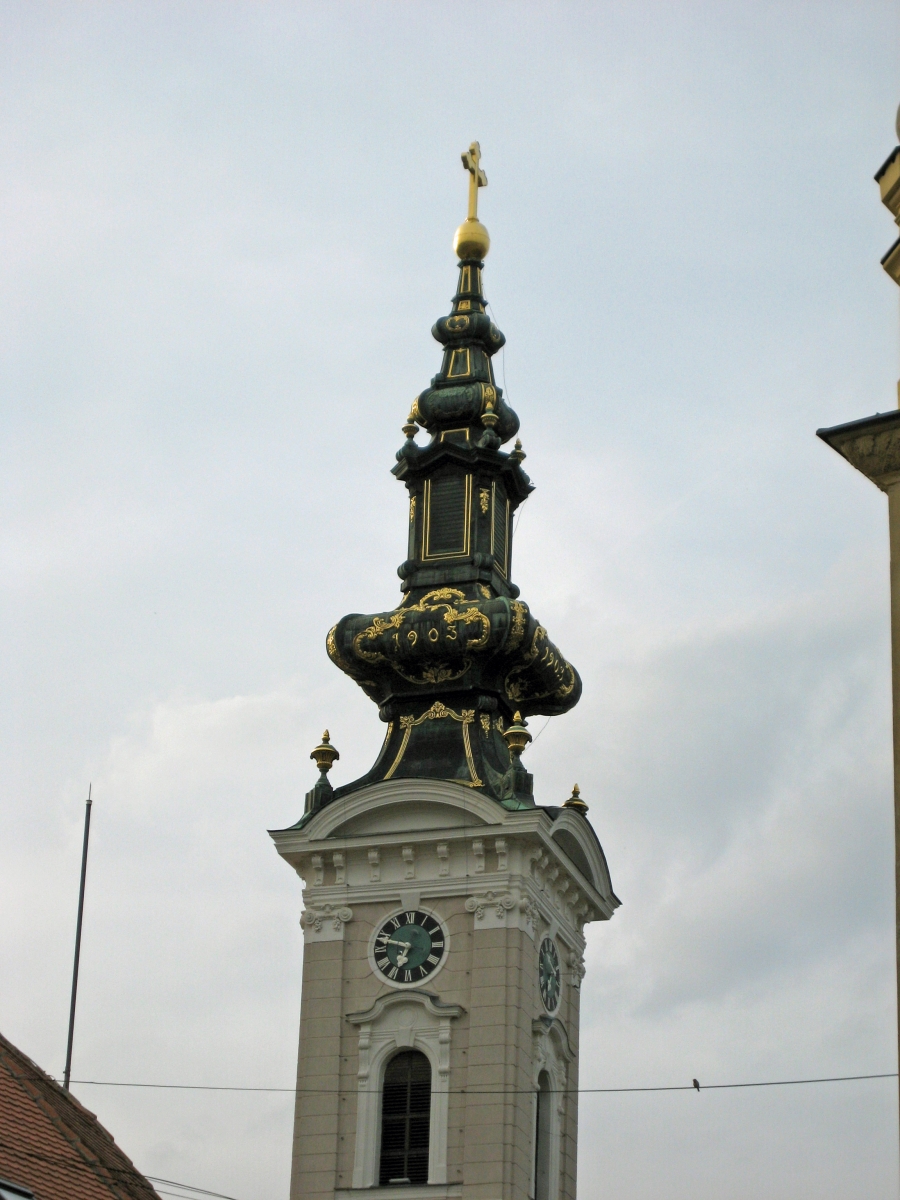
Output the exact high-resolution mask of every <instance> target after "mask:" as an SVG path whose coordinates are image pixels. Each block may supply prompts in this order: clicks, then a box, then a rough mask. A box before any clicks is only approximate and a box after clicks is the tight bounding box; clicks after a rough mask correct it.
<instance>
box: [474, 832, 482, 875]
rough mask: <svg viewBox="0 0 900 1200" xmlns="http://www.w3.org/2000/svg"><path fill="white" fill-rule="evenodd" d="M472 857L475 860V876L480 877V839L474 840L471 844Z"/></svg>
mask: <svg viewBox="0 0 900 1200" xmlns="http://www.w3.org/2000/svg"><path fill="white" fill-rule="evenodd" d="M472 856H473V857H474V859H475V874H476V875H481V874H482V873H483V872H484V842H483V841H482V840H481V838H475V840H474V841H473V842H472Z"/></svg>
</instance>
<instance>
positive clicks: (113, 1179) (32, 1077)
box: [0, 1034, 159, 1200]
mask: <svg viewBox="0 0 900 1200" xmlns="http://www.w3.org/2000/svg"><path fill="white" fill-rule="evenodd" d="M0 1177H2V1178H4V1179H8V1180H9V1182H10V1183H17V1184H19V1185H20V1186H22V1187H26V1188H31V1190H32V1191H33V1192H34V1195H35V1200H113V1198H114V1200H159V1197H158V1195H157V1193H156V1192H155V1191H154V1189H153V1188H152V1187H151V1186H150V1184H149V1183H148V1182H147V1180H146V1179H145V1178H144V1176H143V1175H141V1174H140V1172H139V1171H137V1170H136V1168H135V1166H134V1164H133V1163H132V1161H131V1159H129V1158H128V1157H127V1156H126V1155H125V1154H123V1153H122V1151H121V1150H120V1149H119V1147H118V1146H117V1145H116V1143H115V1142H114V1141H113V1139H112V1136H111V1135H110V1134H109V1133H107V1131H106V1130H105V1129H104V1128H103V1126H102V1125H101V1124H100V1122H99V1121H98V1120H97V1118H96V1117H95V1116H94V1114H93V1113H92V1112H88V1110H87V1109H86V1108H84V1107H83V1106H82V1105H81V1104H79V1103H78V1101H77V1100H76V1099H75V1097H74V1096H72V1095H71V1093H69V1092H65V1091H63V1089H62V1088H61V1087H60V1086H59V1084H58V1083H56V1082H54V1080H52V1079H51V1078H50V1076H49V1075H46V1074H45V1073H44V1072H43V1071H42V1070H41V1069H40V1067H38V1066H37V1065H36V1064H35V1063H33V1062H32V1061H31V1059H30V1058H28V1057H27V1056H26V1055H24V1054H23V1053H22V1051H21V1050H17V1049H16V1047H15V1046H14V1045H13V1044H12V1042H9V1041H7V1040H6V1038H5V1037H3V1035H2V1034H0Z"/></svg>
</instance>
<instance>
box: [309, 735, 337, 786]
mask: <svg viewBox="0 0 900 1200" xmlns="http://www.w3.org/2000/svg"><path fill="white" fill-rule="evenodd" d="M309 757H310V758H314V759H315V761H316V766H317V767H318V768H319V770H320V771H321V772H322V774H323V775H325V774H327V772H328V771H330V770H331V764H332V763H333V762H334V760H335V759H336V758H340V757H341V756H340V754H338V752H337V750H335V748H334V746H332V744H331V735H330V734H329V732H328V730H327V729H326V730H325V732H324V733H323V734H322V742H321V744H320V745H318V746H316V748H315V750H313V752H312V754H311V755H310V756H309Z"/></svg>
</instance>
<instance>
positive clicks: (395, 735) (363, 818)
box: [272, 143, 619, 1200]
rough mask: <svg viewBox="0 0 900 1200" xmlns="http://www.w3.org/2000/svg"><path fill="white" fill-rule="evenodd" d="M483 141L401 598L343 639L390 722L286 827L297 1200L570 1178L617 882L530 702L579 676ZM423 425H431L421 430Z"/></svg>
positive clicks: (338, 650) (413, 496)
mask: <svg viewBox="0 0 900 1200" xmlns="http://www.w3.org/2000/svg"><path fill="white" fill-rule="evenodd" d="M479 157H480V154H479V149H478V146H477V143H473V145H472V146H471V147H470V149H469V152H468V153H467V154H466V155H464V156H463V161H464V165H465V166H466V167H467V169H468V170H469V172H470V203H469V217H468V220H467V221H465V222H464V223H463V225H461V226H460V228H459V230H458V231H457V236H456V241H455V249H456V252H457V254H458V257H459V259H460V262H459V285H458V288H457V292H456V295H455V296H454V298H453V306H452V311H451V313H450V314H449V315H448V316H446V317H442V318H441V319H440V320H439V321H438V322H437V324H436V325H435V326H434V329H433V330H432V332H433V334H434V337H435V338H436V339H437V340H438V341H439V342H441V343H442V345H443V346H444V355H443V363H442V368H441V370H440V372H439V373H438V375H437V376H435V378H434V379H433V380H432V385H431V386H430V387H429V388H428V389H426V391H424V392H423V393H422V394H421V395H420V396H419V397H417V399H416V401H415V403H414V405H413V409H412V412H411V414H410V417H409V419H408V421H407V424H406V425H405V426H404V432H405V434H406V442H405V443H404V445H403V446H402V447H401V449H400V451H399V452H398V454H397V465H396V466H395V467H394V474H395V475H396V476H397V477H398V479H400V480H401V481H402V482H403V483H404V484H405V485H406V488H407V491H408V494H409V522H408V537H409V548H408V557H407V559H406V561H405V562H404V563H403V564H402V566H401V567H400V568H399V572H398V573H399V575H400V577H401V580H402V585H401V586H402V590H403V593H404V596H403V600H402V602H401V605H400V607H399V608H397V609H395V610H393V611H392V612H386V613H380V614H373V615H370V616H361V615H352V616H349V617H345V618H344V619H343V620H341V621H339V622H338V623H337V625H336V626H335V627H334V628H333V629H332V630H331V631H330V633H329V634H328V638H327V649H328V654H329V656H330V657H331V659H332V661H333V662H334V663H335V664H336V665H337V666H339V667H340V668H341V669H342V670H343V671H345V672H346V673H347V674H348V675H349V676H350V677H351V678H352V679H354V680H355V681H356V682H357V683H358V684H359V686H360V687H361V688H362V689H363V691H364V692H365V693H366V695H367V696H369V698H370V699H372V700H373V701H374V702H375V703H376V704H377V705H378V709H379V715H380V717H381V719H382V721H384V722H385V724H386V731H385V739H384V745H383V747H382V750H381V752H380V754H379V756H378V759H377V760H376V762H375V764H374V766H373V767H372V768H371V770H370V771H369V772H367V774H366V775H364V776H363V777H362V778H361V779H358V780H356V781H355V782H353V783H350V784H347V785H345V786H343V787H340V788H337V789H333V788H332V786H331V784H330V783H329V781H328V777H327V773H328V770H329V768H330V767H331V764H332V762H333V760H334V759H335V758H336V757H337V751H336V750H335V749H334V747H333V746H331V744H330V740H329V737H328V735H327V734H326V735H325V736H324V737H323V741H322V744H321V745H320V746H318V747H317V748H316V750H315V751H314V752H313V755H312V757H314V758H315V759H316V761H317V764H318V765H319V768H320V771H321V775H320V778H319V781H318V782H317V783H316V785H315V787H314V788H313V789H312V790H311V791H310V792H309V793H308V795H307V798H306V811H305V813H304V815H303V817H302V818H301V819H300V821H298V823H297V824H296V825H295V826H293V827H292V828H290V829H285V830H278V831H274V832H273V833H272V837H273V839H274V841H275V844H276V846H277V849H278V852H279V854H281V855H282V857H283V858H285V859H286V860H287V861H288V862H289V863H290V864H291V865H292V866H293V867H294V868H295V869H296V870H297V872H298V874H300V875H301V876H302V878H303V880H304V882H305V889H304V893H303V898H304V903H305V909H304V912H303V916H302V925H303V930H304V937H305V950H304V964H303V996H302V1012H301V1026H300V1054H299V1063H298V1075H297V1088H298V1092H297V1106H296V1119H295V1130H294V1151H293V1173H292V1184H291V1196H292V1200H300V1198H301V1197H302V1198H303V1200H348V1198H349V1197H352V1196H357V1195H360V1194H371V1193H372V1192H374V1193H375V1194H377V1195H379V1196H382V1197H384V1198H385V1200H390V1198H392V1197H397V1198H402V1200H416V1198H418V1197H426V1196H427V1197H434V1198H436V1200H442V1198H444V1197H460V1198H462V1200H525V1198H526V1197H533V1198H534V1200H574V1197H575V1178H576V1151H577V1134H578V1096H577V1088H578V1031H579V1002H580V996H581V993H580V985H581V980H582V978H583V975H584V959H583V951H584V946H585V942H584V934H583V930H584V926H585V924H586V923H587V922H589V921H595V920H607V919H608V918H609V917H611V916H612V914H613V911H614V909H615V908H616V907H617V906H618V904H619V901H618V900H617V898H616V896H615V894H614V893H613V890H612V885H611V882H610V877H609V872H608V870H607V866H606V860H605V858H604V855H603V851H602V849H601V847H600V844H599V842H598V840H597V837H596V835H595V833H594V831H593V829H592V827H591V825H590V824H589V822H588V820H587V817H586V812H587V806H586V805H585V804H584V802H583V801H582V800H581V799H580V797H579V795H578V789H577V788H576V789H574V791H573V795H572V797H570V799H569V800H567V801H566V802H565V803H564V804H562V805H560V806H553V807H541V806H538V805H536V804H535V801H534V795H533V787H532V777H531V775H530V774H529V773H528V772H527V771H526V770H525V768H524V766H523V765H522V762H521V754H522V751H523V750H524V748H525V747H526V745H527V743H528V742H529V741H530V740H531V735H530V734H529V732H528V730H527V728H526V725H525V718H527V717H529V716H535V715H539V714H547V715H556V714H560V713H564V712H566V711H567V710H568V709H570V708H571V707H573V705H574V704H575V703H577V701H578V698H579V696H580V693H581V681H580V679H579V677H578V674H577V672H576V671H575V669H574V668H573V667H572V666H571V665H570V664H569V663H568V662H567V660H566V659H565V658H564V657H563V655H562V654H561V653H560V652H559V651H558V650H557V648H556V647H555V646H554V645H553V643H552V642H551V641H550V640H549V638H548V637H547V632H546V630H545V629H544V627H543V626H542V625H540V624H539V622H538V621H537V620H536V618H535V617H534V616H533V614H532V613H531V611H530V609H529V607H528V605H527V604H525V603H524V602H523V601H521V600H519V598H518V597H519V589H518V588H517V587H516V586H515V584H514V583H512V581H511V573H510V566H511V557H512V531H513V518H514V513H515V511H516V509H517V507H518V506H519V505H520V504H521V503H522V501H523V500H524V499H525V498H526V497H527V496H528V495H529V493H530V492H531V491H532V490H533V487H532V484H531V481H530V480H529V478H528V476H527V475H526V474H525V472H524V471H523V470H522V461H523V459H524V458H525V455H524V453H523V452H522V449H521V444H520V443H519V442H518V441H517V442H516V443H515V446H514V449H513V450H512V451H511V452H505V451H503V450H502V449H501V446H502V445H503V444H505V443H507V442H509V441H510V440H511V439H512V438H514V437H515V435H516V433H517V432H518V428H519V420H518V417H517V416H516V414H515V413H514V412H513V411H512V409H511V408H510V407H509V405H508V404H507V403H506V401H505V399H504V397H503V394H502V390H501V389H500V388H499V387H497V385H496V382H495V380H494V376H493V370H492V365H491V358H492V356H493V355H494V354H495V353H496V351H497V350H499V349H500V347H501V346H502V345H503V344H504V340H505V339H504V337H503V334H502V333H500V331H499V330H498V329H497V328H496V326H495V325H494V323H493V322H492V321H491V319H490V317H489V316H488V314H487V313H486V301H485V299H484V295H483V291H482V269H483V266H484V257H485V255H486V253H487V250H488V246H489V239H488V235H487V230H486V229H485V228H484V226H483V225H482V224H481V222H480V221H479V220H478V218H477V199H478V188H479V187H480V186H483V185H484V183H486V179H485V177H484V174H483V172H482V170H481V167H480V162H479ZM418 426H421V427H422V428H423V429H424V430H425V431H426V433H427V434H429V435H430V440H429V441H428V442H427V444H425V445H421V446H420V445H419V444H418V443H417V442H416V440H415V437H416V434H417V432H418Z"/></svg>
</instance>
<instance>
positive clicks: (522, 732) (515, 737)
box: [503, 712, 531, 758]
mask: <svg viewBox="0 0 900 1200" xmlns="http://www.w3.org/2000/svg"><path fill="white" fill-rule="evenodd" d="M503 740H504V742H506V745H507V748H508V749H509V752H510V754H511V755H513V756H514V757H515V758H521V756H522V751H523V750H524V749H525V747H526V746H527V745H528V743H529V742H530V741H531V734H530V733H529V732H528V729H527V727H526V725H525V722H524V721H523V720H522V714H521V713H520V712H517V713H516V715H515V716H514V717H513V723H512V725H510V727H509V729H504V731H503Z"/></svg>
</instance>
